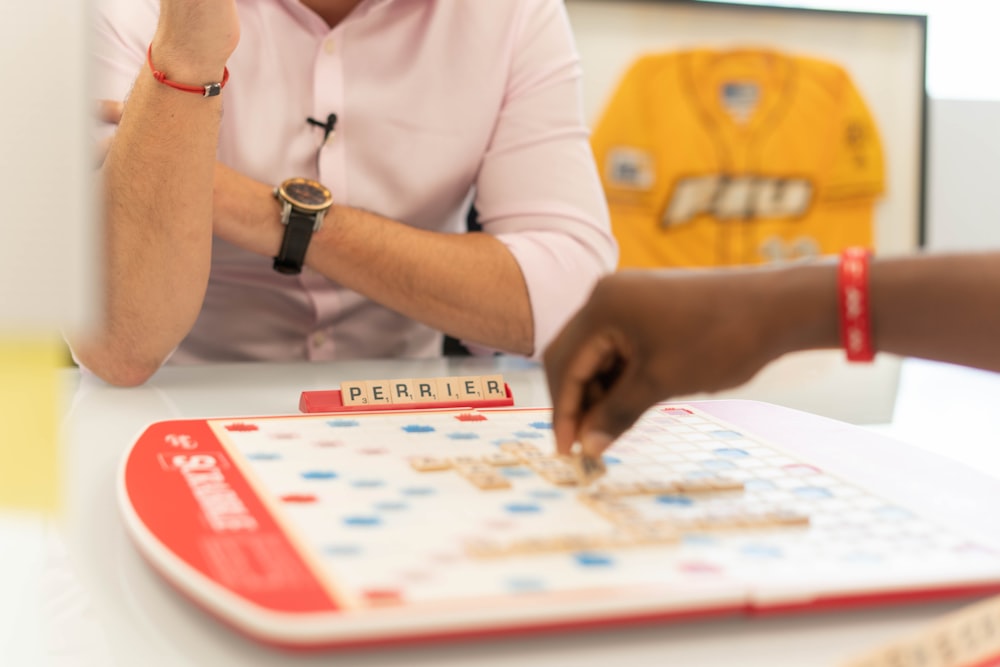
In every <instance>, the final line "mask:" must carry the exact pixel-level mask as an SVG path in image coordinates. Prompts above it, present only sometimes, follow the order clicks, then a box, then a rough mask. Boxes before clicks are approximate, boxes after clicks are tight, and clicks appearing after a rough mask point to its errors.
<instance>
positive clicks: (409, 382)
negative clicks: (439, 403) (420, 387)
mask: <svg viewBox="0 0 1000 667" xmlns="http://www.w3.org/2000/svg"><path fill="white" fill-rule="evenodd" d="M416 385H417V381H416V380H413V379H410V378H404V379H402V380H389V395H390V398H391V400H392V403H399V404H403V405H405V404H406V403H415V402H416V401H417V390H416Z"/></svg>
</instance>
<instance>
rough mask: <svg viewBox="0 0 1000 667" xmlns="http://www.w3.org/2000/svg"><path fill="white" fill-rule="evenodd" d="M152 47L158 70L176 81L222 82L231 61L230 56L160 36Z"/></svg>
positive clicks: (155, 39)
mask: <svg viewBox="0 0 1000 667" xmlns="http://www.w3.org/2000/svg"><path fill="white" fill-rule="evenodd" d="M151 47H152V52H153V54H154V57H155V64H156V69H158V70H159V71H161V72H163V73H165V74H166V75H167V76H168V77H169V78H170V79H172V80H174V81H184V82H194V83H199V82H208V81H220V80H221V79H222V75H223V72H224V71H225V69H226V63H227V61H228V59H229V54H224V53H222V52H219V53H213V52H212V51H215V50H214V49H213V50H212V51H208V50H205V49H197V48H192V47H191V46H189V45H187V44H186V43H185V42H184V41H183V40H175V39H171V38H169V37H161V36H159V35H157V36H156V37H154V38H153V41H152V44H151Z"/></svg>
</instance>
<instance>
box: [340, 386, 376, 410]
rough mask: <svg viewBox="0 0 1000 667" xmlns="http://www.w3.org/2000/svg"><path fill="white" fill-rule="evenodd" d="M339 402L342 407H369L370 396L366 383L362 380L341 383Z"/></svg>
mask: <svg viewBox="0 0 1000 667" xmlns="http://www.w3.org/2000/svg"><path fill="white" fill-rule="evenodd" d="M340 400H341V402H343V404H344V405H370V404H371V402H372V395H371V391H369V389H368V383H367V382H365V381H363V380H352V381H350V382H341V383H340Z"/></svg>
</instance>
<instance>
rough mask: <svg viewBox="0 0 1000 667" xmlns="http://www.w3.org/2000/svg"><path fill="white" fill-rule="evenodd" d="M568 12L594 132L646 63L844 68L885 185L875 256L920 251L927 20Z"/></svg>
mask: <svg viewBox="0 0 1000 667" xmlns="http://www.w3.org/2000/svg"><path fill="white" fill-rule="evenodd" d="M566 8H567V11H568V13H569V18H570V23H571V25H572V28H573V32H574V37H575V39H576V42H577V48H578V50H579V52H580V55H581V61H582V66H583V72H584V91H583V105H584V113H585V117H586V119H587V122H588V123H590V124H591V126H593V125H594V124H596V123H597V121H598V120H599V118H600V116H601V114H602V113H603V111H604V110H605V108H606V107H607V105H608V103H609V98H610V97H611V95H612V93H613V92H614V90H615V87H616V85H617V83H618V82H619V81H620V80H621V77H622V76H623V74H624V73H625V72H626V71H627V69H628V67H629V66H630V64H631V63H633V62H635V60H636V59H637V58H639V57H640V56H641V55H643V54H648V53H655V52H665V51H672V50H673V51H676V50H683V49H693V48H706V47H708V48H715V49H720V50H721V49H736V48H748V47H749V48H768V49H774V50H777V51H779V52H784V53H788V54H794V55H802V56H807V57H811V58H818V59H824V60H826V61H829V62H832V63H836V64H838V65H840V66H842V67H843V69H844V70H845V71H846V72H847V73H848V74H849V76H850V77H851V79H852V80H853V82H854V85H855V86H856V88H857V90H858V92H859V93H860V95H861V97H862V98H863V99H864V100H865V102H866V103H867V105H868V108H869V110H870V112H871V115H872V117H873V120H874V123H875V125H876V127H877V128H878V132H879V134H880V138H881V143H882V151H883V155H884V164H885V169H884V179H885V180H884V191H883V193H882V195H881V196H880V198H879V200H878V201H877V203H876V206H875V210H874V224H873V226H874V229H873V239H874V243H873V246H874V249H875V250H876V252H877V253H878V254H880V255H896V254H907V253H910V252H913V251H914V250H916V249H919V248H921V247H922V246H924V244H925V240H926V191H927V188H926V181H927V143H928V141H927V125H928V118H927V114H928V95H927V90H926V57H927V17H926V16H923V15H918V14H890V13H868V12H856V11H840V10H823V9H809V8H800V7H785V6H772V5H765V4H737V3H722V2H698V1H691V0H566ZM600 166H601V165H599V167H600Z"/></svg>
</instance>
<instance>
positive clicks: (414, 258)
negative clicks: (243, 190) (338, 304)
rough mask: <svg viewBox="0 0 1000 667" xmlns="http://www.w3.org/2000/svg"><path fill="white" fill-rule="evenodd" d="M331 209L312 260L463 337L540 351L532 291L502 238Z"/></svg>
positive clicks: (354, 286)
mask: <svg viewBox="0 0 1000 667" xmlns="http://www.w3.org/2000/svg"><path fill="white" fill-rule="evenodd" d="M331 213H332V216H331V217H332V219H331V220H330V221H329V222H330V224H329V225H324V229H321V230H320V232H319V233H318V234H317V235H316V238H315V239H314V241H313V245H312V247H311V248H310V251H309V253H307V255H306V263H307V264H308V265H310V266H312V267H313V268H315V269H317V270H319V271H320V272H322V273H324V274H325V275H327V276H329V277H330V278H332V279H333V280H336V281H337V282H339V283H340V284H342V285H344V286H346V287H349V288H351V289H353V290H355V291H357V292H360V293H362V294H364V295H365V296H367V297H369V298H371V299H373V300H375V301H377V302H379V303H381V304H382V305H384V306H387V307H389V308H392V309H393V310H395V311H397V312H399V313H402V314H404V315H407V316H408V317H411V318H413V319H415V320H418V321H420V322H423V323H424V324H427V325H429V326H431V327H434V328H435V329H438V330H439V331H443V332H445V333H447V334H450V335H452V336H454V337H456V338H459V339H462V340H468V341H473V342H475V343H477V344H481V345H484V346H487V347H492V348H496V349H500V350H503V351H506V352H513V353H517V354H524V355H529V354H531V353H532V352H533V349H532V348H533V346H534V342H533V341H534V328H533V320H532V311H531V303H530V300H529V297H528V289H527V286H526V285H525V281H524V277H523V276H522V274H521V270H520V268H519V266H518V264H517V261H516V260H515V259H514V256H513V255H512V254H511V253H510V251H509V250H507V248H506V247H505V246H504V245H503V243H501V242H500V241H499V240H498V239H496V238H494V237H492V236H490V235H488V234H485V233H472V234H443V233H438V232H429V231H426V230H422V229H415V228H413V227H409V226H407V225H404V224H401V223H399V222H395V221H393V220H388V219H386V218H382V217H380V216H377V215H374V214H372V213H368V212H366V211H360V210H357V209H351V208H343V207H340V208H338V207H334V209H333V211H332V212H331Z"/></svg>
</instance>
